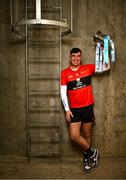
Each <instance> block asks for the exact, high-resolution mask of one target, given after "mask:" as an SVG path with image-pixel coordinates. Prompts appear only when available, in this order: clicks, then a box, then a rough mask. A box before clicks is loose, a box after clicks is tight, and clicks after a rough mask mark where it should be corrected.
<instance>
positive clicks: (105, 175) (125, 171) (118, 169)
mask: <svg viewBox="0 0 126 180" xmlns="http://www.w3.org/2000/svg"><path fill="white" fill-rule="evenodd" d="M0 179H126V158H101V159H100V163H99V166H98V167H97V168H94V169H92V170H91V171H90V173H85V172H84V171H83V167H82V164H81V162H80V160H76V159H67V160H62V162H59V161H58V160H55V159H50V160H45V159H44V160H43V159H41V158H38V159H31V161H30V163H28V162H27V160H26V159H18V160H17V161H12V160H7V159H6V158H5V159H4V158H3V159H2V160H0Z"/></svg>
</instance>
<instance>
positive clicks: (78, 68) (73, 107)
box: [61, 48, 109, 170]
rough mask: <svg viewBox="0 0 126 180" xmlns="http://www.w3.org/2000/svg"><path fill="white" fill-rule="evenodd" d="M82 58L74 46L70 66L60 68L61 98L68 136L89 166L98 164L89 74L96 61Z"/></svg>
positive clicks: (93, 70)
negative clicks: (83, 62)
mask: <svg viewBox="0 0 126 180" xmlns="http://www.w3.org/2000/svg"><path fill="white" fill-rule="evenodd" d="M81 59H82V51H81V50H80V49H79V48H73V49H72V50H71V51H70V66H69V68H67V69H65V70H63V71H62V72H61V99H62V102H63V106H64V109H65V112H66V120H67V122H68V123H69V134H70V139H71V140H72V141H74V142H75V143H77V144H78V145H79V146H80V147H81V148H82V150H83V164H84V168H85V170H90V169H91V168H92V167H96V166H97V165H98V149H95V148H93V147H92V146H91V133H92V125H93V121H94V112H93V103H94V100H93V94H92V86H91V76H92V75H93V74H94V73H95V65H94V64H86V65H81ZM108 69H109V67H107V68H105V69H104V71H105V70H108ZM81 130H82V131H81Z"/></svg>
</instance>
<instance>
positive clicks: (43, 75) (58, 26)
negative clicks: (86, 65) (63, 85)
mask: <svg viewBox="0 0 126 180" xmlns="http://www.w3.org/2000/svg"><path fill="white" fill-rule="evenodd" d="M24 2H25V4H23V5H22V7H23V8H24V7H25V10H24V9H22V10H21V11H22V12H25V17H24V18H23V20H19V21H17V19H18V18H16V17H14V12H15V10H16V12H18V10H17V9H16V7H17V6H16V5H18V7H19V8H20V5H19V4H18V2H17V1H16V0H10V16H11V28H12V32H14V33H16V34H17V35H20V36H21V37H22V38H23V39H24V38H25V47H26V48H25V67H26V68H25V87H26V136H27V158H28V161H30V158H31V157H36V156H41V157H49V156H51V157H54V156H56V157H60V158H61V155H62V122H61V100H60V71H61V67H60V66H61V38H62V36H63V35H66V34H69V33H71V32H72V0H69V2H70V4H71V9H70V11H71V21H70V26H69V25H68V23H67V21H66V20H63V17H62V14H63V12H62V10H63V8H62V5H63V0H25V1H24ZM66 3H68V1H66ZM13 6H14V7H13ZM14 8H15V9H14ZM19 15H21V16H22V13H19ZM41 17H42V18H41ZM15 20H16V21H15ZM62 28H65V29H67V30H66V31H62ZM24 30H25V32H24Z"/></svg>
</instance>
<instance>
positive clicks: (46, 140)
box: [31, 138, 60, 144]
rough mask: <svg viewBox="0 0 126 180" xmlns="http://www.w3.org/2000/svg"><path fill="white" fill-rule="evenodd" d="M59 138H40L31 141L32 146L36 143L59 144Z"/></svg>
mask: <svg viewBox="0 0 126 180" xmlns="http://www.w3.org/2000/svg"><path fill="white" fill-rule="evenodd" d="M59 142H60V139H59V138H39V139H31V144H34V143H39V144H41V143H59Z"/></svg>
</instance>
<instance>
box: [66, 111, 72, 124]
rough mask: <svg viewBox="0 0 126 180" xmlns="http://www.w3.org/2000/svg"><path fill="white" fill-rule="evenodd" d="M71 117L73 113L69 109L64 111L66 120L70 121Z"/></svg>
mask: <svg viewBox="0 0 126 180" xmlns="http://www.w3.org/2000/svg"><path fill="white" fill-rule="evenodd" d="M71 117H73V114H72V112H71V111H66V120H67V121H68V122H69V123H70V121H71Z"/></svg>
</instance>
